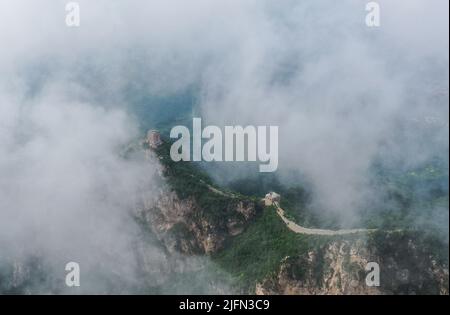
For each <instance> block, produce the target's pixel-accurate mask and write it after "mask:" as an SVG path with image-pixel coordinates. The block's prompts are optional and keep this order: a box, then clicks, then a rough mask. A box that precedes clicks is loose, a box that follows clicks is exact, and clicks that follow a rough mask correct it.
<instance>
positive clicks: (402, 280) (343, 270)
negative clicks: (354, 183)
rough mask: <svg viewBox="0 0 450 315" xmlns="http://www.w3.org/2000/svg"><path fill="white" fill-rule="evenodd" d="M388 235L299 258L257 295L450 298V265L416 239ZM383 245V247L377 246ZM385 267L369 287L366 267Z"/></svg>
mask: <svg viewBox="0 0 450 315" xmlns="http://www.w3.org/2000/svg"><path fill="white" fill-rule="evenodd" d="M402 234H403V233H387V234H384V235H382V233H378V235H375V236H370V237H369V239H353V240H335V241H331V242H329V243H327V244H325V245H322V246H320V247H318V248H317V249H315V250H312V251H309V252H308V253H306V254H305V255H302V256H297V257H285V258H284V259H283V260H282V261H281V263H280V267H279V269H278V271H277V272H276V273H275V274H274V275H272V276H270V277H268V278H266V279H265V280H263V281H261V282H259V283H257V284H256V288H255V292H256V293H257V294H301V295H305V294H334V295H341V294H364V295H365V294H448V264H447V263H445V262H442V261H441V257H439V255H435V254H434V253H432V251H430V250H429V247H423V246H420V245H423V244H420V245H418V243H420V242H421V240H420V239H417V238H416V236H411V235H408V236H406V235H402ZM379 241H382V243H377V242H379ZM369 262H376V263H378V264H379V267H380V284H379V286H368V285H367V284H366V276H367V274H368V273H369V271H366V269H365V268H366V266H367V264H368V263H369Z"/></svg>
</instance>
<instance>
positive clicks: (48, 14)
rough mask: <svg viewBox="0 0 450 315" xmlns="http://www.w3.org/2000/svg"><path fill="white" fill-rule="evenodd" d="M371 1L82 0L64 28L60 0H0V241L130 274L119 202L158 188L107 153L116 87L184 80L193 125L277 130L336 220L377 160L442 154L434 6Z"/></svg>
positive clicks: (440, 17)
mask: <svg viewBox="0 0 450 315" xmlns="http://www.w3.org/2000/svg"><path fill="white" fill-rule="evenodd" d="M379 2H380V5H381V27H380V28H379V29H369V28H367V27H366V25H365V24H364V20H365V14H366V12H365V11H364V8H365V3H364V1H362V2H361V1H352V0H347V1H339V2H336V1H283V2H280V1H257V0H244V1H237V0H235V1H233V0H232V1H207V0H194V1H181V0H169V1H145V2H144V1H136V0H130V1H126V2H125V1H109V0H99V1H88V0H83V1H79V3H80V8H81V11H80V12H81V26H80V27H79V28H69V27H66V26H65V24H64V21H65V14H66V12H65V11H64V8H65V4H66V1H62V0H61V1H51V0H41V1H39V2H36V3H34V2H33V3H30V1H22V0H14V1H12V0H0V41H1V47H2V49H1V50H0V87H1V88H0V174H1V177H0V187H1V190H0V209H1V211H0V240H1V243H0V244H1V246H3V247H2V248H3V249H2V250H5V251H4V252H6V248H8V251H12V252H14V253H15V254H18V253H20V252H24V253H30V252H34V251H44V252H45V253H49V255H50V256H51V257H60V259H61V260H66V259H67V258H69V257H70V258H72V257H75V258H73V259H74V260H75V259H79V260H82V261H83V262H85V261H86V262H88V264H90V265H91V266H95V264H96V263H97V262H98V261H99V259H103V257H105V256H104V255H103V254H106V256H108V255H109V257H114V258H112V259H111V260H110V261H111V265H110V266H109V270H115V268H116V267H117V268H119V270H120V272H119V273H121V274H131V273H132V272H131V270H133V266H134V265H133V264H135V263H136V262H135V261H133V259H130V256H131V255H129V253H130V251H129V244H130V241H131V240H130V238H131V239H132V235H133V233H135V232H136V230H135V228H134V227H133V224H132V223H131V222H130V224H124V222H128V221H127V220H130V219H129V218H128V217H127V211H126V210H127V209H129V208H130V207H131V206H132V203H133V198H132V197H133V192H134V191H136V189H138V188H140V187H143V185H144V186H146V187H149V189H150V190H151V189H152V187H155V185H156V186H157V183H156V184H155V183H153V182H152V179H151V178H148V177H146V176H143V175H144V174H147V173H148V172H151V168H152V166H151V165H149V164H148V163H147V162H144V161H142V160H140V159H139V158H137V157H135V158H133V159H123V158H122V157H120V154H119V153H120V151H121V149H122V148H123V147H124V146H125V145H126V144H127V143H129V142H130V141H131V140H132V139H135V138H136V137H137V136H138V131H137V128H138V126H137V124H136V122H134V121H133V120H132V119H131V118H130V108H129V106H128V105H129V104H128V102H129V99H130V91H133V93H142V94H146V93H147V94H152V95H154V94H156V95H162V96H165V95H171V94H174V93H177V92H179V91H182V90H184V89H186V88H187V87H189V86H192V85H195V86H198V87H199V95H198V104H197V105H198V110H199V111H200V113H201V115H202V117H203V118H204V120H207V121H208V123H213V124H218V125H224V124H229V125H239V124H241V125H246V124H253V125H279V126H280V140H281V141H280V154H279V157H280V162H279V169H280V170H282V171H283V170H285V171H286V170H287V171H289V170H292V169H295V170H300V171H301V172H302V174H304V175H305V176H306V177H308V179H310V181H311V182H312V184H313V186H314V189H315V191H316V196H319V198H317V200H316V202H318V203H319V204H320V206H321V208H323V209H328V210H329V211H332V212H335V213H339V214H341V215H342V218H343V220H348V219H349V218H352V217H354V214H355V212H356V210H357V209H358V207H359V206H360V205H361V204H363V203H364V202H365V201H366V200H367V198H366V196H369V195H372V194H373V193H377V192H376V191H375V192H374V191H373V190H371V187H370V185H369V184H368V178H367V174H368V170H369V168H370V166H371V164H372V162H373V161H374V160H375V159H376V158H379V157H380V155H382V158H383V159H386V160H395V161H401V163H402V165H405V166H414V165H416V164H417V163H419V162H420V161H424V160H426V159H427V158H429V157H430V156H433V155H436V154H440V155H444V157H445V156H446V158H447V159H448V118H446V117H448V2H447V1H444V0H433V1H425V0H410V1H400V0H396V1H387V0H386V1H379ZM132 96H134V95H132ZM148 106H151V104H148ZM436 117H437V118H438V123H437V124H436V123H432V124H430V123H429V122H430V121H433V122H436V119H435V118H436ZM444 117H445V118H444ZM418 124H419V125H420V126H425V127H423V128H422V127H420V128H418V127H417V126H418ZM149 168H150V170H147V169H149ZM239 172H240V173H241V174H242V175H243V176H247V173H245V172H242V171H241V170H239ZM369 199H370V198H369ZM156 256H157V255H156ZM156 256H155V257H156ZM97 258H98V259H97Z"/></svg>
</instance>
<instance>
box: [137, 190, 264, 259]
mask: <svg viewBox="0 0 450 315" xmlns="http://www.w3.org/2000/svg"><path fill="white" fill-rule="evenodd" d="M223 198H225V197H223ZM208 210H209V209H204V208H202V207H201V206H199V204H198V202H197V201H196V200H195V198H194V197H188V198H185V199H180V198H179V197H178V196H177V194H176V193H175V192H173V191H164V192H161V194H160V196H159V198H158V199H157V201H156V203H154V206H152V207H149V208H146V209H144V210H143V211H142V216H143V218H144V220H145V221H146V223H147V224H148V226H150V228H151V229H152V231H153V232H154V233H155V234H156V235H157V236H158V238H159V239H160V240H161V241H162V242H163V243H164V244H165V246H166V248H167V249H168V250H169V251H170V252H181V253H186V254H205V253H206V254H210V253H213V252H216V251H217V250H219V249H220V248H222V246H223V243H224V241H225V240H226V239H227V237H230V236H235V235H238V234H240V233H241V232H242V231H243V230H244V228H245V226H246V224H247V223H248V222H249V221H250V220H251V219H252V218H253V217H254V216H255V215H256V213H257V204H255V203H254V202H252V201H246V200H239V199H236V198H231V197H230V198H229V200H227V202H226V203H224V207H223V209H221V210H222V211H221V213H220V214H218V215H211V214H210V213H208Z"/></svg>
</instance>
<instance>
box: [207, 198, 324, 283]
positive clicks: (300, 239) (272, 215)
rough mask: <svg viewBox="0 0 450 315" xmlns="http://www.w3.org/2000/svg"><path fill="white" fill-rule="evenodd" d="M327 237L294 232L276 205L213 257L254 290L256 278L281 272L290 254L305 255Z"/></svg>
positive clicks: (222, 266)
mask: <svg viewBox="0 0 450 315" xmlns="http://www.w3.org/2000/svg"><path fill="white" fill-rule="evenodd" d="M327 240H328V238H327V237H317V236H307V235H300V234H296V233H293V232H292V231H290V230H288V229H287V228H286V226H285V225H284V223H283V222H282V221H281V220H280V218H279V217H278V215H277V214H276V211H275V209H274V208H273V207H266V208H264V211H263V213H262V215H261V216H260V217H259V218H257V219H256V220H255V222H254V223H253V224H252V225H250V226H249V227H248V228H247V230H246V231H244V232H243V233H242V234H240V235H238V236H236V237H234V238H232V239H231V240H230V241H229V242H228V244H227V245H226V247H225V249H224V250H222V251H221V252H219V253H217V254H216V255H214V256H213V260H214V261H215V262H216V263H217V264H218V265H219V266H220V267H221V268H223V269H225V270H226V271H228V272H230V273H231V274H232V275H233V277H234V279H235V280H236V282H237V283H238V284H239V285H240V286H241V287H242V288H243V289H244V290H252V289H254V286H255V283H256V281H260V280H262V279H264V278H266V277H270V276H271V275H273V274H274V273H275V272H277V271H278V268H279V266H280V262H281V261H282V259H284V258H285V257H286V256H299V255H303V254H305V253H307V252H308V250H310V249H312V248H314V247H315V246H317V245H319V244H321V243H323V242H326V241H327ZM298 272H300V271H298Z"/></svg>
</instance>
